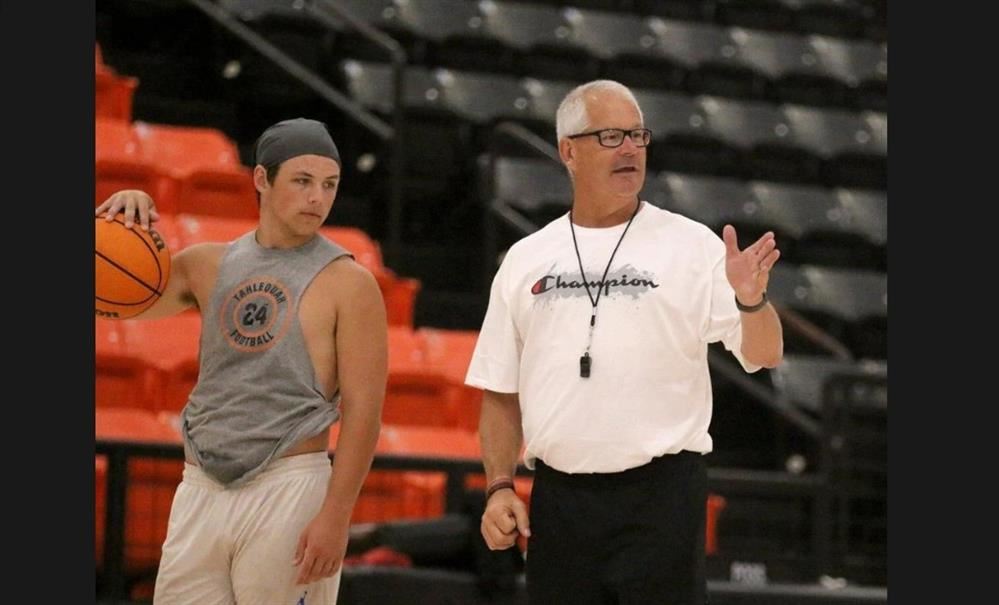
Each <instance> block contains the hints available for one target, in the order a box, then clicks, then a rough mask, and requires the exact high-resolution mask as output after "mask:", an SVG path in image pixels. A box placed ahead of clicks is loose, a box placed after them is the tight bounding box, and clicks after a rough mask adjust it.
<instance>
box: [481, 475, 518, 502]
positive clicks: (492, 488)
mask: <svg viewBox="0 0 999 605" xmlns="http://www.w3.org/2000/svg"><path fill="white" fill-rule="evenodd" d="M501 489H513V479H511V478H510V477H497V478H496V479H493V480H492V481H490V482H489V486H488V487H486V500H489V498H490V497H491V496H492V495H493V494H495V493H496V492H498V491H500V490H501Z"/></svg>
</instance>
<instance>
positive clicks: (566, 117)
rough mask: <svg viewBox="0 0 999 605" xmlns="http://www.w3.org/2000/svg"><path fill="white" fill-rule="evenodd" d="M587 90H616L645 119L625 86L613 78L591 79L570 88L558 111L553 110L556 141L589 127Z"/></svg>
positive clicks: (636, 101) (633, 96)
mask: <svg viewBox="0 0 999 605" xmlns="http://www.w3.org/2000/svg"><path fill="white" fill-rule="evenodd" d="M589 92H616V93H617V94H619V95H621V96H623V97H625V98H626V99H628V100H629V101H631V102H632V103H634V104H635V109H637V110H638V117H639V119H641V120H642V121H643V122H644V121H645V120H644V118H643V117H642V108H641V107H639V106H638V100H636V99H635V95H634V94H632V92H631V90H629V89H628V87H627V86H625V85H624V84H621V83H620V82H615V81H614V80H593V81H592V82H587V83H586V84H580V85H579V86H577V87H576V88H573V89H572V90H570V91H569V94H567V95H565V98H564V99H562V102H561V103H559V106H558V111H557V112H555V136H556V139H557V140H558V141H561V140H562V139H564V138H565V137H567V136H570V135H573V134H579V133H581V132H583V131H585V130H586V129H587V128H589V126H590V116H589V115H588V114H587V112H586V94H587V93H589Z"/></svg>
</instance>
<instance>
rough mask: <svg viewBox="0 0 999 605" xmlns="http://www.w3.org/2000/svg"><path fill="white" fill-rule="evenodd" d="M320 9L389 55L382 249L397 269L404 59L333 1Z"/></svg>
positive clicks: (324, 18)
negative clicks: (386, 196) (384, 239)
mask: <svg viewBox="0 0 999 605" xmlns="http://www.w3.org/2000/svg"><path fill="white" fill-rule="evenodd" d="M319 2H320V3H321V4H322V5H323V7H324V8H326V9H328V10H330V11H332V12H333V13H334V14H336V15H337V16H338V17H340V18H341V19H343V20H344V21H346V22H347V24H349V25H350V26H351V27H353V28H354V29H355V30H356V31H358V32H359V33H360V34H361V35H362V36H364V37H365V38H367V39H369V40H371V41H372V42H374V43H375V44H377V45H378V46H379V47H381V48H382V49H383V50H385V51H386V52H387V53H388V54H389V58H390V59H391V61H392V129H393V131H394V136H393V137H392V140H391V142H390V144H391V147H392V159H391V163H390V166H389V173H390V174H391V179H390V180H389V216H388V240H387V246H386V247H385V258H386V263H387V264H388V265H389V266H390V267H398V266H399V265H398V263H399V261H400V260H401V255H402V219H403V208H402V181H403V178H404V177H403V172H404V171H405V169H406V161H405V146H404V141H403V136H404V134H405V122H406V119H405V110H404V103H405V88H404V87H405V74H406V63H407V61H408V58H407V56H406V51H405V50H403V48H402V45H401V44H399V43H398V42H397V41H396V40H394V39H393V38H391V37H390V36H388V35H386V34H385V33H384V32H381V31H379V30H378V29H376V28H374V27H372V26H371V25H369V24H368V23H366V22H364V21H362V20H361V19H358V18H357V17H355V16H354V15H352V14H350V13H349V12H348V11H346V10H345V9H344V8H343V7H341V6H339V5H338V4H337V3H336V2H334V1H333V0H319ZM307 8H308V10H309V13H310V14H311V15H312V16H314V17H316V18H317V19H319V21H321V22H322V23H324V24H325V25H327V26H328V27H331V28H332V27H336V23H335V22H334V21H332V20H331V19H330V18H329V16H328V15H326V14H324V13H323V12H322V11H321V10H319V9H318V8H317V7H316V5H315V3H314V2H310V3H309V4H308V5H307Z"/></svg>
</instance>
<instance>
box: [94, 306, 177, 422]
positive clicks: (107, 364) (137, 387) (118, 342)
mask: <svg viewBox="0 0 999 605" xmlns="http://www.w3.org/2000/svg"><path fill="white" fill-rule="evenodd" d="M121 324H122V322H121V321H118V320H107V319H96V320H95V324H94V328H95V347H94V353H95V355H94V400H95V404H96V407H98V408H105V407H114V408H122V407H124V408H128V407H136V408H146V409H150V410H151V409H155V407H156V401H155V398H156V396H157V394H158V387H159V386H160V385H161V384H162V382H161V381H162V379H163V377H162V375H161V374H159V373H158V372H157V371H156V369H155V368H153V367H151V366H149V365H148V364H147V363H146V362H145V361H144V360H143V359H141V358H140V357H138V356H137V355H133V354H132V353H131V352H130V351H129V350H128V348H127V347H126V346H125V334H124V332H123V331H122V326H121Z"/></svg>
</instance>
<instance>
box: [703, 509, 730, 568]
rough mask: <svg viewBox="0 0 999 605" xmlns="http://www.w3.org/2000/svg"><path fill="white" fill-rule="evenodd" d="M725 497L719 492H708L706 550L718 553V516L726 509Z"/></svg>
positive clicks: (709, 552)
mask: <svg viewBox="0 0 999 605" xmlns="http://www.w3.org/2000/svg"><path fill="white" fill-rule="evenodd" d="M725 504H726V502H725V498H724V497H722V496H719V495H718V494H708V510H707V515H706V518H705V532H706V536H705V540H704V552H705V553H706V554H708V555H715V554H718V517H719V516H720V515H721V512H722V511H723V510H725Z"/></svg>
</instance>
